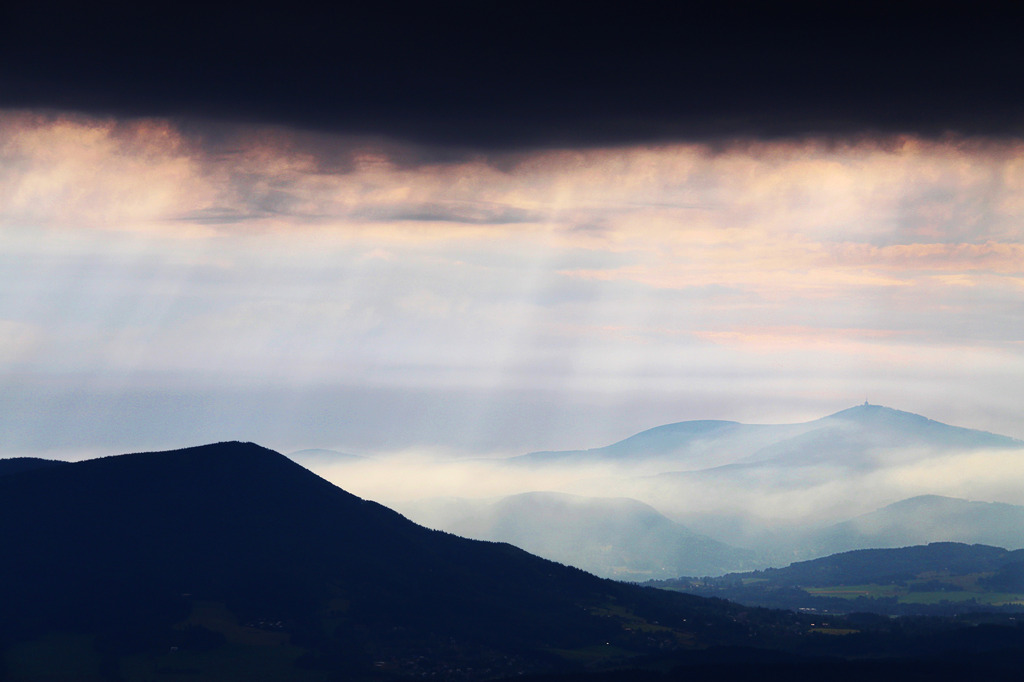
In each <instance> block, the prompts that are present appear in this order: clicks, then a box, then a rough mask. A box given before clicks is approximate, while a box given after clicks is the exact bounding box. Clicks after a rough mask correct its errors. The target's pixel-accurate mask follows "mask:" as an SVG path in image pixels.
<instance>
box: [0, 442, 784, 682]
mask: <svg viewBox="0 0 1024 682" xmlns="http://www.w3.org/2000/svg"><path fill="white" fill-rule="evenodd" d="M2 471H4V472H5V475H0V542H2V545H3V548H4V551H3V552H2V553H0V603H3V604H4V618H3V619H2V620H0V649H2V650H3V657H4V660H5V661H6V668H4V669H6V670H7V671H8V673H10V674H9V677H12V678H14V679H21V678H22V677H23V676H24V677H25V678H26V679H27V678H32V677H35V676H37V675H36V673H38V676H39V677H42V678H45V677H47V676H48V675H53V674H55V673H54V672H53V670H52V669H49V668H47V667H46V666H47V665H49V662H53V661H64V662H65V663H66V664H67V665H68V666H71V672H70V673H69V672H68V670H67V669H65V670H64V674H67V675H68V676H69V677H73V678H75V679H83V680H88V679H146V678H147V677H152V676H153V675H156V676H157V677H160V679H164V678H163V677H161V674H163V673H166V672H168V671H173V670H177V669H179V668H182V669H189V670H193V671H194V672H195V675H196V677H194V678H189V679H211V678H212V679H244V678H245V677H246V675H247V674H249V673H252V672H253V671H252V670H251V669H250V668H247V667H243V668H242V669H240V671H239V672H238V673H237V675H238V677H228V678H224V677H218V676H217V674H216V672H215V671H216V670H217V668H218V666H225V665H228V663H229V662H230V661H231V660H232V658H233V657H238V656H241V657H243V658H245V659H246V660H247V661H252V662H257V663H258V664H259V665H261V666H266V667H267V670H277V671H278V672H277V673H275V674H274V675H271V674H270V673H269V672H266V671H264V674H265V675H268V676H269V677H270V678H272V679H307V678H308V679H323V678H324V675H328V674H330V675H334V676H337V675H342V676H343V677H344V678H345V679H350V678H358V677H359V676H361V675H364V674H368V673H370V672H372V671H373V670H377V671H378V672H381V671H386V672H388V673H389V674H392V675H428V676H429V675H443V674H444V669H445V668H446V667H452V668H454V667H459V668H460V669H462V671H463V673H465V675H466V676H469V677H495V676H499V675H510V676H511V675H516V674H521V673H524V672H530V671H540V670H548V671H550V670H559V669H564V668H571V667H572V666H573V663H572V661H573V660H574V656H575V654H573V652H574V651H589V652H591V653H588V654H587V658H588V659H594V656H595V653H594V652H596V658H597V659H604V658H616V659H620V660H626V659H628V658H630V657H635V656H639V655H644V654H648V653H650V652H652V651H657V650H660V649H664V648H666V647H667V648H668V649H670V650H671V649H676V648H679V647H680V646H683V645H684V644H685V646H687V647H692V646H694V645H698V644H700V643H702V642H703V643H706V644H713V643H719V644H721V643H727V642H736V641H744V640H745V638H747V637H749V636H750V632H751V631H750V630H749V627H755V629H759V628H760V627H762V626H760V625H758V626H748V624H744V623H743V622H741V621H740V620H739V619H738V618H737V614H738V613H739V611H738V608H737V607H733V606H730V605H728V604H725V603H724V602H709V601H705V600H702V599H699V598H696V597H689V596H685V595H678V598H676V597H675V596H674V597H673V598H672V599H668V600H666V599H664V597H663V595H661V594H659V593H657V592H655V591H652V590H646V589H641V588H637V587H633V586H630V585H626V584H623V583H617V582H612V581H608V580H602V579H600V578H597V577H594V576H592V575H589V574H587V573H584V572H583V571H580V570H578V569H575V568H570V567H566V566H563V565H560V564H557V563H553V562H550V561H546V560H544V559H540V558H537V557H534V556H532V555H530V554H527V553H526V552H524V551H522V550H520V549H517V548H515V547H513V546H511V545H508V544H500V543H488V542H479V541H474V540H467V539H463V538H460V537H456V536H454V535H451V534H448V533H443V532H439V531H431V530H428V529H425V528H422V527H420V526H418V525H416V524H414V523H412V522H410V521H408V520H407V519H405V518H404V517H402V516H400V515H399V514H397V513H395V512H393V511H391V510H390V509H387V508H385V507H382V506H381V505H379V504H376V503H374V502H370V501H366V500H363V499H360V498H358V497H355V496H353V495H351V494H349V493H347V492H345V491H343V490H341V489H339V488H337V487H335V486H334V485H332V484H330V483H328V482H327V481H325V480H323V479H321V478H319V477H317V476H316V475H314V474H312V473H311V472H309V471H307V470H305V469H303V468H302V467H300V466H299V465H297V464H295V463H293V462H292V461H290V460H288V459H287V458H286V457H284V456H283V455H279V454H277V453H275V452H272V451H270V450H267V449H265V448H262V447H260V446H257V445H254V444H250V443H221V444H217V445H209V446H202V447H196V448H189V449H185V450H179V451H172V452H157V453H142V454H133V455H123V456H114V457H106V458H101V459H95V460H88V461H82V462H74V463H63V464H43V463H42V461H41V460H40V461H34V462H33V461H29V462H20V463H16V465H11V464H8V465H6V466H4V467H3V468H2ZM795 622H796V621H794V623H795ZM655 623H659V624H658V625H655ZM595 647H596V649H595ZM602 647H606V648H607V649H606V651H607V652H608V653H607V655H605V654H602V652H601V649H602ZM592 650H593V651H592ZM170 651H173V652H175V654H180V655H175V656H168V655H166V654H167V652H170ZM40 652H45V654H46V655H45V656H44V657H42V658H40V656H39V654H40ZM186 652H188V653H186ZM68 661H71V663H68ZM260 662H262V663H260ZM12 670H13V671H15V672H16V673H17V674H15V673H11V671H12ZM470 671H473V672H472V674H470ZM211 676H212V677H211ZM172 679H173V678H172Z"/></svg>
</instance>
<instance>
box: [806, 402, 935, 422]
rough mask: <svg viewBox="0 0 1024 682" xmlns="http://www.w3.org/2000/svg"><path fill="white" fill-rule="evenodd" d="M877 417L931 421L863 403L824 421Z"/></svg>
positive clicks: (907, 413) (890, 408)
mask: <svg viewBox="0 0 1024 682" xmlns="http://www.w3.org/2000/svg"><path fill="white" fill-rule="evenodd" d="M878 417H890V418H904V419H917V420H922V421H931V420H930V419H928V418H927V417H922V416H921V415H919V414H914V413H913V412H904V411H903V410H897V409H895V408H892V407H886V406H885V405H872V404H871V403H869V402H867V401H864V402H863V403H862V404H860V405H855V406H853V407H849V408H847V409H845V410H840V411H839V412H836V413H835V414H830V415H829V416H827V417H825V419H836V418H840V419H841V418H847V419H869V418H878Z"/></svg>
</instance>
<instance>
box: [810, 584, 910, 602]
mask: <svg viewBox="0 0 1024 682" xmlns="http://www.w3.org/2000/svg"><path fill="white" fill-rule="evenodd" d="M804 591H805V592H807V593H808V594H810V595H813V596H815V597H840V598H842V599H856V598H857V597H867V598H869V599H879V598H886V597H899V596H900V595H902V594H906V588H905V587H901V586H900V585H834V586H829V587H805V588H804Z"/></svg>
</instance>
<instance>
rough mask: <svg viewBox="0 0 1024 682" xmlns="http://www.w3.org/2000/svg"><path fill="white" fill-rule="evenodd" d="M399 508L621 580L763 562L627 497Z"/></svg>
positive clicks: (525, 498)
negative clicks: (695, 531)
mask: <svg viewBox="0 0 1024 682" xmlns="http://www.w3.org/2000/svg"><path fill="white" fill-rule="evenodd" d="M401 509H402V511H403V512H405V513H407V514H409V515H410V516H411V517H412V518H414V519H416V520H417V521H419V522H421V523H423V524H424V525H426V526H429V527H433V528H442V529H444V530H446V531H448V532H451V533H455V534H456V535H461V536H464V537H470V538H475V539H478V540H492V541H498V542H508V543H510V544H513V545H515V546H517V547H521V548H522V549H525V550H526V551H528V552H530V553H531V554H536V555H537V556H542V557H544V558H546V559H551V560H553V561H558V562H561V563H564V564H569V565H571V566H576V567H578V568H582V569H583V570H585V571H589V572H591V573H594V574H596V575H600V576H602V577H607V578H616V579H619V580H645V579H651V578H668V577H676V576H679V575H720V574H722V573H728V572H733V571H739V570H749V569H751V568H756V567H758V566H759V565H761V564H758V563H757V559H756V557H755V555H754V553H753V552H751V551H749V550H743V549H739V548H736V547H730V546H729V545H726V544H724V543H721V542H717V541H716V540H713V539H711V538H709V537H707V536H704V535H700V534H698V533H694V532H693V531H691V530H689V529H688V528H686V527H685V526H683V525H681V524H678V523H676V522H674V521H671V520H670V519H668V518H666V517H665V516H664V515H662V514H661V513H659V512H658V511H657V510H656V509H654V508H653V507H651V506H650V505H646V504H644V503H642V502H639V501H637V500H631V499H628V498H595V497H582V496H579V495H567V494H564V493H551V492H533V493H522V494H520V495H510V496H508V497H503V498H500V499H498V500H468V499H455V500H453V499H445V500H424V501H420V502H418V503H416V504H410V505H405V506H402V507H401Z"/></svg>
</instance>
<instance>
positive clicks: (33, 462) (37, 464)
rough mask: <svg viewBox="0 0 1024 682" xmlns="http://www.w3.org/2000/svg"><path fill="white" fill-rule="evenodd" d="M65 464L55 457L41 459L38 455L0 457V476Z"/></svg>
mask: <svg viewBox="0 0 1024 682" xmlns="http://www.w3.org/2000/svg"><path fill="white" fill-rule="evenodd" d="M62 464H67V462H62V461H60V460H56V459H42V458H40V457H11V458H8V459H0V476H5V475H7V474H20V473H21V472H23V471H32V470H34V469H45V468H48V467H52V466H60V465H62Z"/></svg>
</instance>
